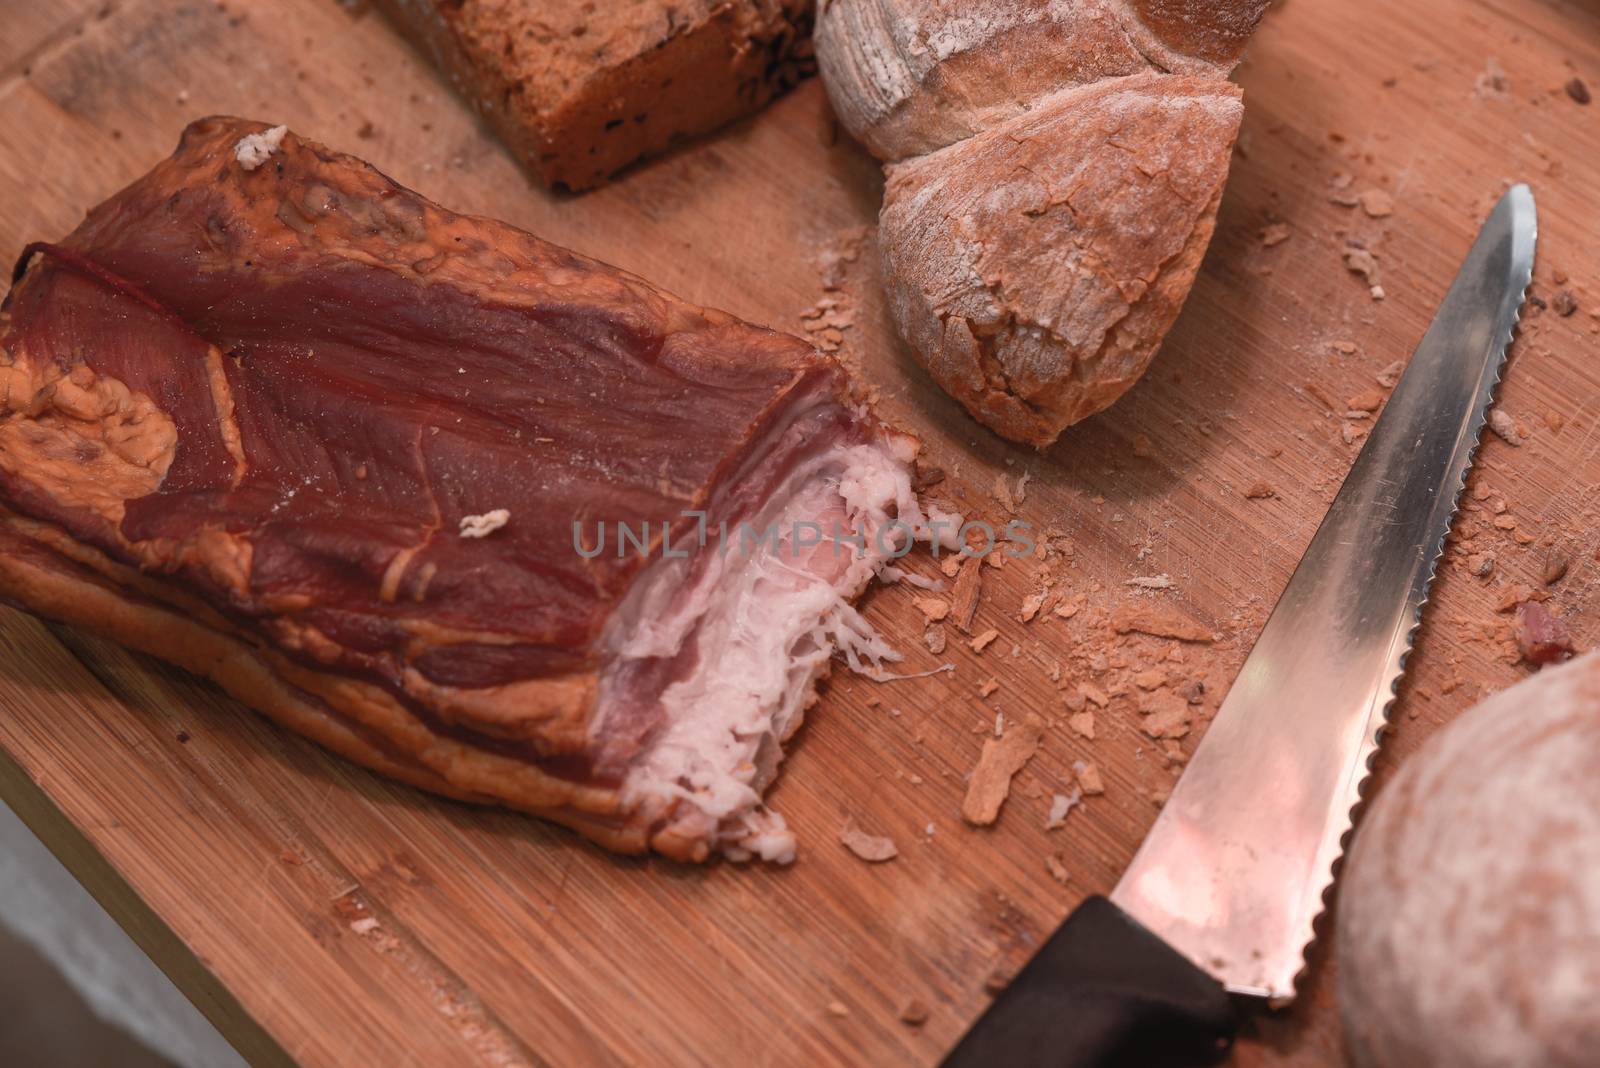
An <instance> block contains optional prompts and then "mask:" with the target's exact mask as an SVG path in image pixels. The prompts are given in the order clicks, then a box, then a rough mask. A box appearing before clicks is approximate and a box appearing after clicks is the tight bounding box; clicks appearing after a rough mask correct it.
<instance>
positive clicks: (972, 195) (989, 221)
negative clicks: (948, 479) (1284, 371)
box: [817, 0, 1266, 446]
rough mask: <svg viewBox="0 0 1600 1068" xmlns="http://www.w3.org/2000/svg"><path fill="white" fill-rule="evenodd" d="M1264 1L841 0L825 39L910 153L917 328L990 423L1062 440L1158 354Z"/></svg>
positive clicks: (897, 145)
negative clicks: (1237, 75)
mask: <svg viewBox="0 0 1600 1068" xmlns="http://www.w3.org/2000/svg"><path fill="white" fill-rule="evenodd" d="M1265 6H1266V4H1265V2H1264V0H1230V2H1224V3H1216V4H1202V3H1198V2H1174V0H1134V2H1131V3H1129V2H1123V0H1078V2H1055V3H1041V2H1037V0H1035V2H1025V0H989V2H985V3H976V4H974V3H962V4H957V3H954V2H953V0H832V2H829V3H824V4H823V5H822V6H821V7H820V9H819V15H818V20H819V21H818V29H817V58H818V63H819V65H820V67H821V70H822V75H823V79H824V81H825V83H826V85H827V88H828V95H829V98H830V100H832V102H833V105H834V109H835V111H836V112H837V113H838V115H839V118H840V120H841V121H842V122H843V123H844V125H845V126H846V127H847V128H848V129H849V130H850V131H851V132H852V133H853V134H855V135H856V136H857V137H858V138H859V139H860V140H861V141H862V142H863V143H864V144H865V145H866V146H867V147H868V148H869V149H870V150H871V151H872V152H873V153H874V154H875V155H877V156H878V157H879V158H880V159H883V160H884V161H886V162H887V163H889V164H890V167H889V183H888V186H887V189H886V192H885V197H884V206H883V211H882V214H881V216H880V223H881V233H880V241H881V245H882V248H883V254H884V268H885V275H886V282H887V285H888V288H889V293H890V306H891V309H892V311H893V313H894V316H895V321H896V323H897V324H898V326H899V328H900V332H901V334H902V335H903V336H904V337H905V339H906V340H907V341H908V342H909V343H910V344H911V346H912V348H913V349H914V350H915V351H916V352H917V355H918V356H919V358H920V359H921V361H922V362H923V364H924V366H926V367H927V368H928V370H929V373H930V374H932V375H933V377H934V379H935V380H936V381H937V382H938V383H939V384H940V385H941V386H942V387H943V388H944V389H945V390H946V391H947V392H949V393H950V394H951V395H952V396H954V397H955V398H956V399H958V400H960V401H961V402H962V404H964V405H965V406H966V407H967V409H968V411H970V412H971V413H972V414H973V415H974V416H975V417H976V418H977V419H978V420H979V421H980V422H982V423H984V424H985V425H987V426H989V427H991V428H992V429H994V430H995V431H996V432H998V433H1000V434H1002V435H1004V436H1005V437H1008V438H1011V439H1012V440H1015V441H1022V442H1027V443H1030V444H1033V445H1038V446H1044V445H1048V444H1050V443H1051V442H1052V441H1054V440H1055V439H1056V437H1057V436H1059V434H1060V433H1061V431H1062V430H1063V429H1064V428H1066V427H1067V426H1069V425H1071V424H1072V423H1074V422H1077V421H1078V420H1080V419H1083V418H1084V417H1086V416H1088V415H1091V414H1093V413H1094V412H1097V411H1099V410H1101V409H1103V408H1105V407H1106V406H1108V405H1109V404H1111V403H1112V401H1114V400H1116V398H1117V397H1119V396H1121V395H1122V393H1123V392H1125V391H1126V390H1127V389H1128V387H1129V386H1131V385H1132V384H1133V383H1134V382H1135V381H1136V380H1137V379H1138V378H1139V376H1140V375H1141V374H1142V373H1143V372H1144V370H1145V368H1146V367H1148V366H1149V363H1150V360H1151V359H1152V358H1153V357H1154V355H1155V352H1156V350H1157V348H1158V347H1159V346H1160V343H1161V339H1162V337H1163V336H1164V335H1165V333H1166V331H1167V329H1168V328H1169V327H1170V326H1171V325H1172V322H1173V320H1174V319H1176V318H1177V314H1178V311H1179V310H1180V309H1181V308H1182V306H1183V300H1184V298H1185V297H1186V296H1187V295H1188V291H1189V287H1190V286H1191V285H1192V284H1193V281H1194V275H1195V272H1196V271H1197V270H1198V268H1199V265H1200V260H1201V258H1202V257H1203V256H1204V253H1205V248H1206V244H1207V242H1208V241H1209V240H1210V236H1211V232H1212V229H1213V227H1214V224H1215V220H1216V212H1217V206H1218V204H1219V202H1220V198H1221V190H1222V185H1223V183H1224V181H1225V180H1226V178H1227V172H1228V160H1229V156H1230V153H1231V151H1232V148H1233V142H1234V138H1235V137H1236V135H1237V133H1238V128H1239V122H1240V119H1241V118H1242V115H1243V111H1242V108H1241V105H1240V101H1239V92H1238V89H1237V88H1236V87H1234V86H1232V85H1231V84H1229V83H1228V82H1227V80H1226V78H1227V74H1228V72H1229V71H1230V70H1231V69H1232V67H1233V65H1234V63H1235V62H1237V60H1238V57H1239V55H1240V53H1241V51H1242V50H1243V47H1244V44H1245V42H1246V41H1247V40H1248V38H1249V36H1250V33H1251V32H1252V31H1253V30H1254V28H1255V25H1256V23H1257V22H1258V21H1259V20H1260V17H1261V13H1262V11H1263V10H1264V8H1265Z"/></svg>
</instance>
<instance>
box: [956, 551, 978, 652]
mask: <svg viewBox="0 0 1600 1068" xmlns="http://www.w3.org/2000/svg"><path fill="white" fill-rule="evenodd" d="M982 568H983V558H982V557H978V556H969V557H967V558H966V560H965V561H964V562H963V563H962V564H961V571H960V572H959V573H958V574H957V575H956V581H955V585H954V586H953V587H951V590H950V597H951V602H952V603H951V605H950V614H951V616H952V619H953V622H954V623H955V625H956V626H957V627H959V628H961V631H962V632H963V633H967V634H970V633H971V632H972V617H973V615H974V614H976V612H977V611H978V593H979V588H980V586H981V584H982V580H983V571H982Z"/></svg>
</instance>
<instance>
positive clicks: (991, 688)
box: [978, 679, 1000, 697]
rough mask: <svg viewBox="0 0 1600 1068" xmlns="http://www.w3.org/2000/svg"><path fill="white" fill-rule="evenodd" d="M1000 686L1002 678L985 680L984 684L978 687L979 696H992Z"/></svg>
mask: <svg viewBox="0 0 1600 1068" xmlns="http://www.w3.org/2000/svg"><path fill="white" fill-rule="evenodd" d="M999 688H1000V680H999V679H989V680H987V681H986V682H984V684H983V685H982V686H979V687H978V696H979V697H989V696H992V695H993V694H994V692H995V691H996V690H998V689H999Z"/></svg>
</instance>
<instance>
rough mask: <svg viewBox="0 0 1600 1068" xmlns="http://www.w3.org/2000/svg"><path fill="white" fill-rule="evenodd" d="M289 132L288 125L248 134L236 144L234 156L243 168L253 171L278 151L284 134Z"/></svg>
mask: <svg viewBox="0 0 1600 1068" xmlns="http://www.w3.org/2000/svg"><path fill="white" fill-rule="evenodd" d="M288 132H289V127H287V126H274V127H272V128H271V129H270V130H263V131H262V132H260V133H253V134H246V135H245V136H243V137H241V138H239V143H238V144H237V145H235V146H234V148H233V158H234V159H236V160H238V161H239V166H240V167H241V168H242V169H244V170H247V171H253V170H255V169H256V168H257V167H259V166H261V165H262V164H263V163H265V162H267V160H268V159H269V158H270V157H271V156H272V154H273V153H274V152H276V151H278V148H279V146H281V145H282V144H283V135H284V134H286V133H288Z"/></svg>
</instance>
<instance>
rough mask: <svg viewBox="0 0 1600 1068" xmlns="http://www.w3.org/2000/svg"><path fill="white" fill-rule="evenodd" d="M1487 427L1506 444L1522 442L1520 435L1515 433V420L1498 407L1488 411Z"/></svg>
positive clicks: (1519, 443)
mask: <svg viewBox="0 0 1600 1068" xmlns="http://www.w3.org/2000/svg"><path fill="white" fill-rule="evenodd" d="M1489 429H1490V430H1492V431H1494V432H1495V434H1496V435H1497V436H1498V437H1500V438H1501V439H1502V440H1504V441H1505V442H1506V444H1508V445H1521V444H1522V437H1521V435H1519V434H1518V433H1517V423H1516V420H1514V419H1512V418H1511V416H1510V415H1508V414H1507V413H1506V412H1505V411H1503V410H1502V409H1500V408H1496V409H1494V410H1493V411H1491V412H1490V413H1489Z"/></svg>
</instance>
